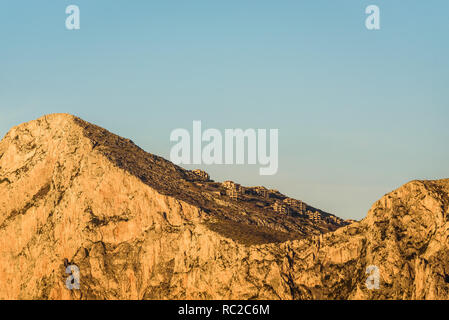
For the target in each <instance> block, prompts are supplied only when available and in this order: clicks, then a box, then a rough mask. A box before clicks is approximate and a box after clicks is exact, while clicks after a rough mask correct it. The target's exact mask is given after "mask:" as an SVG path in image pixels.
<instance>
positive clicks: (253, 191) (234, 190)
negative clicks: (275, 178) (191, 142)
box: [193, 170, 341, 223]
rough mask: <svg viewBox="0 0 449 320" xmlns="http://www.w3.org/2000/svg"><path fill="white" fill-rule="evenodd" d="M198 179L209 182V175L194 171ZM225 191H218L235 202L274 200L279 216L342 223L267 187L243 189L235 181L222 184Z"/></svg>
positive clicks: (274, 207) (273, 203)
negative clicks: (254, 198)
mask: <svg viewBox="0 0 449 320" xmlns="http://www.w3.org/2000/svg"><path fill="white" fill-rule="evenodd" d="M193 172H194V173H195V174H196V175H197V176H198V177H201V178H202V179H204V181H209V175H208V174H207V173H206V172H204V171H201V170H194V171H193ZM221 185H222V187H223V189H224V190H223V189H222V190H220V191H216V193H217V194H219V195H227V196H228V197H229V198H231V199H233V200H241V199H242V197H243V196H244V195H256V196H258V197H259V198H263V199H267V200H268V199H270V198H271V199H274V202H271V201H270V202H271V203H272V204H271V205H270V207H271V209H272V210H273V211H274V212H277V213H279V214H283V215H288V214H291V213H297V214H298V213H299V214H300V215H303V216H306V217H307V218H309V219H310V220H311V221H313V222H319V221H321V220H325V221H327V222H329V223H341V219H340V218H338V217H336V216H332V215H329V216H327V215H326V216H323V214H321V213H320V212H319V211H312V210H310V207H308V206H307V204H306V203H305V202H303V201H301V200H296V199H293V198H283V197H284V196H283V195H281V194H279V192H278V191H277V190H272V189H267V188H265V187H260V186H258V187H243V186H241V185H240V184H238V183H235V182H234V181H225V182H223V183H222V184H221Z"/></svg>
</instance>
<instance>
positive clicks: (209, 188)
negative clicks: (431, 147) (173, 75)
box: [0, 114, 449, 299]
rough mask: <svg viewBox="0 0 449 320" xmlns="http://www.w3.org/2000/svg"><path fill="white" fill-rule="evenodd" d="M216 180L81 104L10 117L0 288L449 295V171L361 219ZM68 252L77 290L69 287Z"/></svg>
mask: <svg viewBox="0 0 449 320" xmlns="http://www.w3.org/2000/svg"><path fill="white" fill-rule="evenodd" d="M203 180H204V179H203ZM217 188H218V186H217V185H216V184H214V183H213V182H198V181H193V180H192V176H191V173H190V172H189V171H187V170H184V169H182V168H180V167H177V166H175V165H173V164H172V163H170V162H169V161H166V160H164V159H162V158H160V157H157V156H154V155H151V154H148V153H146V152H144V151H143V150H141V149H140V148H138V147H137V146H135V145H134V143H133V142H132V141H130V140H127V139H124V138H121V137H118V136H116V135H113V134H112V133H110V132H108V131H106V130H104V129H102V128H99V127H97V126H94V125H91V124H89V123H87V122H85V121H83V120H81V119H79V118H76V117H74V116H71V115H66V114H54V115H49V116H45V117H42V118H40V119H38V120H35V121H31V122H29V123H26V124H23V125H20V126H18V127H15V128H13V129H11V130H10V132H9V133H8V134H7V135H6V136H5V138H4V139H3V140H2V141H1V142H0V283H1V284H2V285H1V286H0V299H448V298H449V253H448V245H449V223H448V222H449V212H448V210H449V209H448V208H449V180H439V181H413V182H410V183H408V184H406V185H404V186H402V187H401V188H399V189H397V190H396V191H393V192H391V193H390V194H388V195H386V196H384V197H383V198H382V199H380V200H379V201H378V202H376V203H375V204H374V205H373V207H372V208H371V210H370V211H369V213H368V216H367V218H365V219H364V220H362V221H361V222H354V223H352V224H350V225H347V224H348V223H344V222H341V223H334V224H331V223H327V222H325V221H324V220H323V221H319V222H311V221H309V220H308V219H306V218H304V217H300V216H298V217H294V216H281V215H279V214H276V213H275V212H272V210H269V209H267V208H268V207H267V208H265V207H262V208H260V207H256V206H254V205H253V204H252V203H251V202H250V201H246V202H245V201H235V200H232V199H229V198H227V197H226V196H223V195H220V192H217V190H216V189H217ZM323 214H324V213H323ZM65 259H67V260H66V262H68V263H69V264H70V265H76V266H77V267H78V268H79V270H80V289H79V290H69V289H67V288H66V279H67V277H68V276H69V275H68V274H66V273H65V271H66V266H65V263H64V262H65V261H64V260H65ZM66 264H67V263H66ZM370 265H374V266H377V267H378V269H379V274H380V286H379V289H376V290H369V289H367V287H366V284H365V282H366V279H367V277H368V275H367V274H366V268H367V267H368V266H370Z"/></svg>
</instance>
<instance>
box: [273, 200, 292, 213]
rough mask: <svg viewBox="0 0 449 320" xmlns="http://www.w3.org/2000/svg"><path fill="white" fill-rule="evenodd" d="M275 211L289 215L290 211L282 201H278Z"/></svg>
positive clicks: (275, 204)
mask: <svg viewBox="0 0 449 320" xmlns="http://www.w3.org/2000/svg"><path fill="white" fill-rule="evenodd" d="M273 210H274V211H275V212H278V213H282V214H288V213H289V211H290V210H289V207H288V206H287V205H286V204H285V203H282V202H280V201H276V202H275V203H274V204H273Z"/></svg>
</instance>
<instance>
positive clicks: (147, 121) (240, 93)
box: [0, 0, 449, 219]
mask: <svg viewBox="0 0 449 320" xmlns="http://www.w3.org/2000/svg"><path fill="white" fill-rule="evenodd" d="M70 4H76V5H78V6H79V7H80V9H81V30H79V31H68V30H66V29H65V18H66V14H65V8H66V6H67V5H70ZM370 4H376V5H378V6H379V7H380V9H381V30H380V31H368V30H367V29H366V28H365V26H364V20H365V16H366V15H365V12H364V11H365V8H366V7H367V6H368V5H370ZM448 15H449V1H447V0H433V1H422V0H419V1H418V0H408V1H392V0H388V1H386V0H370V1H360V0H340V1H334V0H326V1H323V0H307V1H301V0H294V1H287V0H281V1H273V0H270V1H265V0H257V1H256V0H251V1H250V0H239V1H236V0H226V1H224V0H220V1H218V0H192V1H181V0H179V1H162V0H159V1H151V0H141V1H138V0H132V1H122V0H114V1H110V0H108V1H106V0H95V1H92V0H89V1H88V0H77V1H75V0H73V1H62V0H60V1H54V0H43V1H30V0H27V1H22V0H1V1H0V39H1V43H2V44H1V47H0V112H1V113H0V115H1V116H0V134H1V135H4V134H5V133H6V132H7V130H8V129H9V128H10V127H11V126H13V125H16V124H19V123H21V122H25V121H28V120H32V119H34V118H37V117H39V116H41V115H43V114H47V113H53V112H68V113H72V114H76V115H78V116H80V117H82V118H84V119H85V120H87V121H90V122H93V123H96V124H99V125H101V126H103V127H105V128H107V129H109V130H111V131H113V132H115V133H118V134H120V135H122V136H125V137H128V138H131V139H133V140H134V142H136V143H137V144H139V145H140V146H141V147H143V148H144V149H145V150H147V151H149V152H151V153H155V154H159V155H162V156H164V157H166V158H168V156H169V152H170V148H171V146H172V144H171V143H170V141H169V135H170V132H171V131H172V130H173V129H175V128H187V129H189V128H191V126H192V121H193V120H202V122H203V126H205V127H207V128H218V129H224V128H238V127H241V128H278V129H279V134H280V137H279V139H280V140H279V145H280V149H279V156H280V163H279V172H278V174H277V175H275V176H259V174H258V169H259V166H255V165H253V166H203V169H205V170H207V171H208V172H209V173H210V174H211V176H212V178H214V179H216V180H219V181H220V180H226V179H233V180H236V181H238V182H241V183H242V184H245V185H266V186H268V187H272V188H276V189H279V190H280V191H281V192H284V193H286V194H287V195H290V196H293V197H296V198H299V199H302V200H305V201H306V202H308V203H310V204H312V205H315V206H317V207H319V208H322V209H324V210H327V211H329V212H332V213H335V214H337V215H339V216H341V217H343V218H356V219H360V218H363V217H364V216H365V215H366V212H367V210H368V209H369V208H370V207H371V205H372V204H373V202H374V201H376V200H377V199H378V198H380V197H381V196H383V195H384V194H385V193H387V192H389V191H391V190H393V189H395V188H396V187H399V186H400V185H401V184H403V183H405V182H407V181H409V180H412V179H435V178H445V177H446V178H447V177H449V165H448V159H449V142H448V141H449V125H448V123H449V121H448V120H449V88H448V87H449V41H448V40H449V18H448Z"/></svg>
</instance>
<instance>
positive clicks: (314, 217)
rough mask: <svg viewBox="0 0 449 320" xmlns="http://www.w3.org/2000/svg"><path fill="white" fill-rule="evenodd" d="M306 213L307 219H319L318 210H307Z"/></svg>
mask: <svg viewBox="0 0 449 320" xmlns="http://www.w3.org/2000/svg"><path fill="white" fill-rule="evenodd" d="M307 215H308V216H309V219H310V220H312V221H313V222H317V221H319V220H321V213H319V212H318V211H315V212H312V211H307Z"/></svg>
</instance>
